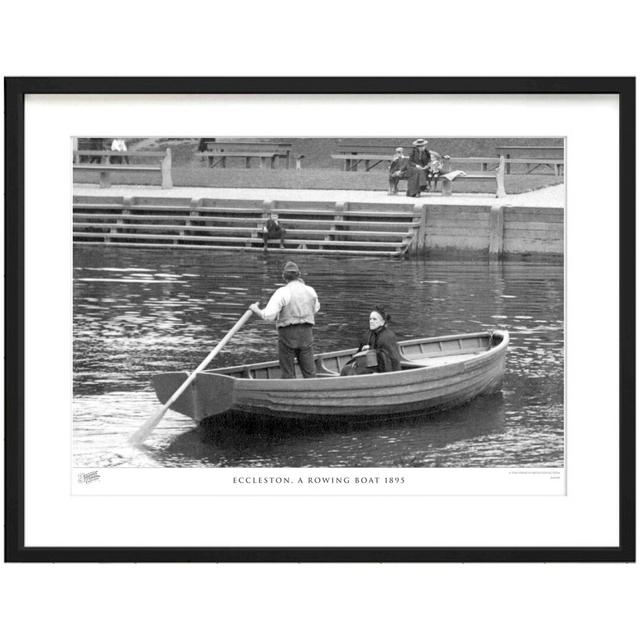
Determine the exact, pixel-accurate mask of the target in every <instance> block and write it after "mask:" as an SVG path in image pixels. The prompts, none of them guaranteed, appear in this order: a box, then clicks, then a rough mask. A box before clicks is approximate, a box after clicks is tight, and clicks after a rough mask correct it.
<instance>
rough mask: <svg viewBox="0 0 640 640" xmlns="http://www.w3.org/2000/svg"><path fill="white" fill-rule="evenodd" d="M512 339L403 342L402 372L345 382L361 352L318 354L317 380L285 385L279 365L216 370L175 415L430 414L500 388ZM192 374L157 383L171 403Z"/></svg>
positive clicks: (179, 403)
mask: <svg viewBox="0 0 640 640" xmlns="http://www.w3.org/2000/svg"><path fill="white" fill-rule="evenodd" d="M508 344H509V334H508V332H506V331H493V332H491V331H485V332H481V333H469V334H460V335H451V336H442V337H435V338H420V339H416V340H405V341H401V342H399V343H398V345H399V347H400V353H401V355H402V358H403V361H402V370H401V371H394V372H388V373H376V374H371V375H359V376H340V375H339V372H340V370H341V368H342V367H343V366H344V365H345V364H346V363H347V362H348V361H349V360H350V359H351V357H352V356H353V355H354V353H355V352H356V350H355V349H348V350H344V351H333V352H330V353H322V354H319V355H317V356H316V367H317V372H318V374H317V377H316V378H307V379H304V378H301V377H299V378H295V379H289V380H283V379H280V368H279V366H278V363H277V362H275V361H274V362H263V363H258V364H251V365H242V366H236V367H226V368H223V369H209V370H205V371H202V372H200V373H198V374H197V376H196V377H195V379H194V380H193V382H192V384H191V385H190V386H189V387H188V388H187V389H186V390H185V391H184V393H183V394H182V395H181V396H180V397H179V398H178V399H177V400H176V401H175V402H174V403H173V405H172V406H171V409H173V410H174V411H177V412H179V413H182V414H184V415H186V416H189V417H190V418H192V419H193V420H195V421H196V422H200V421H202V420H204V419H206V418H213V417H223V416H224V417H225V419H230V420H233V419H235V418H244V419H246V418H248V417H249V418H251V417H252V416H255V417H256V418H260V419H261V420H263V419H264V418H270V419H272V420H275V421H284V420H287V419H294V420H301V419H302V420H305V421H307V420H308V421H317V420H321V421H323V422H330V421H334V420H335V421H345V420H349V419H353V418H357V417H361V418H362V417H367V418H368V419H375V418H376V417H380V418H385V417H387V418H388V417H390V416H395V415H405V414H421V413H422V414H426V413H433V412H438V411H443V410H445V409H450V408H452V407H456V406H459V405H462V404H464V403H466V402H469V401H470V400H471V399H472V398H474V397H475V396H478V395H480V394H487V393H493V392H495V391H497V390H499V389H500V385H501V383H502V378H503V375H504V369H505V356H506V351H507V345H508ZM187 376H188V373H185V372H173V373H161V374H158V375H156V376H154V378H153V385H154V387H155V390H156V393H157V395H158V398H159V400H160V402H162V403H165V402H166V401H167V400H168V399H169V398H170V397H171V395H172V394H173V393H174V392H175V391H176V389H178V387H179V386H180V385H181V384H182V383H184V381H185V380H186V378H187Z"/></svg>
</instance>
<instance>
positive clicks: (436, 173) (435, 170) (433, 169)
mask: <svg viewBox="0 0 640 640" xmlns="http://www.w3.org/2000/svg"><path fill="white" fill-rule="evenodd" d="M429 153H430V155H431V161H430V162H429V164H428V165H427V191H431V181H433V191H435V190H436V189H437V188H438V178H439V177H440V176H441V175H442V169H443V167H444V162H443V160H442V156H441V155H440V154H439V153H437V152H436V151H430V152H429Z"/></svg>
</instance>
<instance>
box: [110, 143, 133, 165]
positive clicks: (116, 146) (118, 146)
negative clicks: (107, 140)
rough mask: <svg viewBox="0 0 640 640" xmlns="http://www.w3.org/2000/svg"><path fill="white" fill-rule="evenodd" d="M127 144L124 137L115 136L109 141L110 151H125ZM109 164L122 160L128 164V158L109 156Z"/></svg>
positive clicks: (118, 162) (120, 162)
mask: <svg viewBox="0 0 640 640" xmlns="http://www.w3.org/2000/svg"><path fill="white" fill-rule="evenodd" d="M126 150H127V145H126V143H125V141H124V138H115V139H114V140H113V142H112V143H111V151H126ZM110 160H111V164H122V162H123V160H124V163H125V164H129V158H127V156H111V158H110Z"/></svg>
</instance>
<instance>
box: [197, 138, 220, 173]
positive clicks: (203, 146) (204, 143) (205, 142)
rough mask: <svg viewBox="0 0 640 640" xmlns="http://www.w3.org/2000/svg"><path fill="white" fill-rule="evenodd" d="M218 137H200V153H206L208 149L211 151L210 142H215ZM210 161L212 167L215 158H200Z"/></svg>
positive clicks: (202, 160)
mask: <svg viewBox="0 0 640 640" xmlns="http://www.w3.org/2000/svg"><path fill="white" fill-rule="evenodd" d="M215 141H216V139H215V138H200V140H199V141H198V153H206V152H207V151H209V144H210V143H213V142H215ZM207 161H208V165H209V166H210V167H212V166H213V158H212V157H209V158H206V159H205V158H202V157H201V158H200V162H207Z"/></svg>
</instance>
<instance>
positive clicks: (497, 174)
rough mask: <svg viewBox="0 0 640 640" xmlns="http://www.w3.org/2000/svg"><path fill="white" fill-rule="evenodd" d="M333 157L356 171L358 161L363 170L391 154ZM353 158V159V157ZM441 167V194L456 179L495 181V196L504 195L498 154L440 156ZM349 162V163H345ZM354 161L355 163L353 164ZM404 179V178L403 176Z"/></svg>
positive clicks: (448, 190)
mask: <svg viewBox="0 0 640 640" xmlns="http://www.w3.org/2000/svg"><path fill="white" fill-rule="evenodd" d="M331 157H332V158H335V159H340V160H344V161H345V171H357V164H358V163H359V162H364V163H365V171H369V170H370V169H373V167H374V166H375V164H373V165H371V164H370V163H371V162H373V161H375V162H376V164H379V163H380V162H385V161H387V162H389V163H390V162H391V159H392V156H391V155H389V154H388V153H387V154H381V153H375V154H363V153H361V152H360V151H358V152H354V154H344V153H340V154H333V155H332V156H331ZM354 158H355V159H354ZM442 160H443V168H442V172H441V175H440V177H439V180H442V195H444V196H450V195H451V194H452V193H453V182H454V181H456V180H460V181H464V180H476V181H477V180H486V181H495V183H496V198H502V197H504V196H505V195H506V191H505V188H504V174H505V158H504V156H500V158H498V159H497V160H496V159H495V158H488V157H468V158H451V157H450V156H442ZM347 163H350V164H347ZM353 163H355V165H354V164H353ZM476 163H478V164H480V171H466V170H465V171H464V173H460V174H458V175H456V176H452V179H449V178H447V177H446V174H448V173H451V172H452V171H454V170H456V169H458V167H455V165H460V164H462V165H467V164H476ZM490 164H495V165H496V166H495V167H494V168H490V167H489V165H490ZM403 179H404V180H406V178H403Z"/></svg>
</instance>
